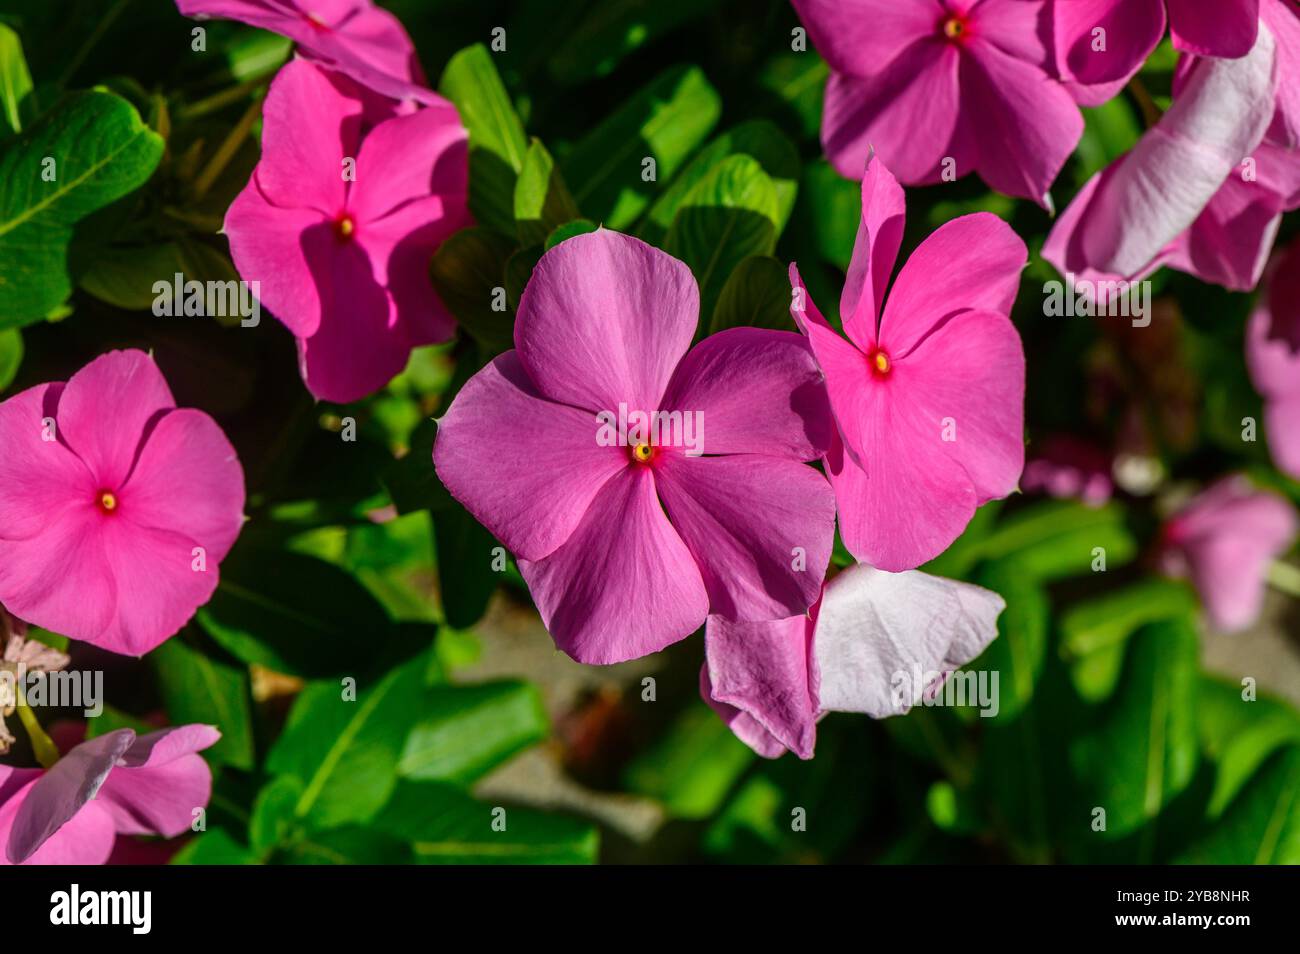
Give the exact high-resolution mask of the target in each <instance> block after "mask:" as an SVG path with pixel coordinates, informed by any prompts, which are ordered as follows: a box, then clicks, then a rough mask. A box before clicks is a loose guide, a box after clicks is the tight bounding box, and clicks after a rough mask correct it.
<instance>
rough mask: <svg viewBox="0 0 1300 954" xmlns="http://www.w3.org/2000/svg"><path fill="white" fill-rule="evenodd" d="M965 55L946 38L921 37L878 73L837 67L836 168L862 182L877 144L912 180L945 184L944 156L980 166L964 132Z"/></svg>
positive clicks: (966, 168)
mask: <svg viewBox="0 0 1300 954" xmlns="http://www.w3.org/2000/svg"><path fill="white" fill-rule="evenodd" d="M960 61H961V54H960V53H959V52H958V50H957V48H956V47H955V46H954V45H952V44H950V43H947V42H945V41H944V40H943V39H942V38H938V37H935V38H927V39H924V40H919V41H917V42H916V43H914V44H912V45H911V46H909V47H907V49H905V50H903V52H902V53H900V54H899V55H898V56H897V57H896V58H895V59H894V60H893V61H891V62H890V63H889V64H888V65H887V66H886V67H885V68H884V69H883V70H882V72H880V73H879V74H878V75H874V76H872V77H871V78H869V79H861V78H858V77H856V76H852V75H849V74H847V73H832V74H831V78H830V81H829V82H828V83H827V85H826V104H825V110H824V112H823V115H822V132H821V138H822V146H823V148H824V149H825V150H826V158H827V159H829V160H830V163H831V165H833V166H834V167H835V169H836V171H838V172H839V174H840V175H842V176H844V177H845V178H846V179H852V180H854V181H855V182H856V181H857V180H859V179H860V178H862V174H863V171H864V170H865V169H866V167H867V162H868V161H869V160H870V158H871V156H872V153H873V150H874V152H875V153H876V154H878V155H879V156H880V158H881V159H882V160H883V161H884V163H885V165H887V166H888V167H889V169H890V170H891V171H892V172H893V173H894V175H896V176H897V177H898V181H900V182H902V183H903V184H904V185H925V184H929V183H934V182H939V181H940V179H941V177H942V175H943V172H944V167H943V165H942V160H943V159H944V158H945V157H952V158H953V159H954V160H955V161H956V170H957V174H958V175H965V174H966V173H968V172H970V171H972V165H973V163H972V162H971V161H970V160H971V159H972V158H973V155H972V153H971V150H970V149H969V148H968V147H967V146H966V145H964V141H963V140H962V139H961V134H960V130H959V126H958V123H959V119H960V117H961V115H962V109H961V102H960V97H959V93H958V67H959V64H960Z"/></svg>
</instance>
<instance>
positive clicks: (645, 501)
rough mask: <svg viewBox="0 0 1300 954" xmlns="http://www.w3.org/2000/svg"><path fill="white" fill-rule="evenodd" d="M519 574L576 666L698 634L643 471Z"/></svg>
mask: <svg viewBox="0 0 1300 954" xmlns="http://www.w3.org/2000/svg"><path fill="white" fill-rule="evenodd" d="M573 241H575V240H573V239H570V240H569V241H568V242H565V243H564V244H563V245H558V246H556V248H563V247H564V246H565V245H569V244H570V243H571V242H573ZM519 571H520V573H522V574H523V577H524V579H525V580H526V581H527V582H528V587H529V589H530V590H531V591H532V594H533V600H534V601H535V602H536V604H537V608H538V610H539V611H540V612H541V614H542V620H543V621H544V622H545V623H546V628H547V629H548V630H549V631H550V633H551V636H552V637H553V638H554V639H555V644H556V645H557V646H559V648H560V649H562V650H563V651H564V652H566V653H568V654H569V655H570V656H572V657H573V658H574V659H576V660H577V661H578V662H582V663H588V664H592V665H605V664H608V663H616V662H624V661H626V660H628V659H637V658H639V657H641V656H646V655H649V654H650V653H655V652H658V651H659V650H661V649H663V648H665V647H667V646H670V645H672V644H673V643H675V642H677V641H678V640H681V639H685V638H686V637H687V636H689V635H690V634H691V633H693V632H695V630H697V629H699V628H700V626H701V625H703V623H704V618H705V616H707V615H708V611H709V597H708V593H707V592H706V591H705V588H704V582H703V581H702V580H701V579H700V571H699V570H698V569H697V568H696V565H695V561H694V559H693V558H692V557H691V554H690V551H689V550H687V548H686V544H685V543H683V542H682V539H681V537H679V536H678V535H677V531H676V530H674V529H673V527H672V525H671V524H670V523H669V522H668V518H667V516H665V515H664V512H663V509H662V508H661V507H660V505H659V500H658V498H657V497H656V495H655V481H654V478H653V476H652V474H651V471H650V469H649V468H647V467H640V466H638V467H628V468H626V469H625V470H623V471H621V472H620V473H619V474H618V475H617V476H615V477H614V478H612V479H611V480H610V481H609V482H608V483H607V484H606V485H605V486H604V487H603V488H602V490H601V492H600V494H599V495H597V497H596V498H595V500H594V501H593V502H592V504H591V507H590V508H589V509H588V510H587V513H586V515H585V516H584V517H583V519H582V522H581V523H579V524H578V526H577V528H576V529H575V530H574V532H573V535H572V536H571V537H570V538H569V540H568V541H567V542H566V543H565V544H564V545H563V546H561V547H560V548H559V549H558V550H556V551H555V552H554V553H552V554H551V555H550V556H548V557H546V558H545V559H542V560H538V561H531V560H520V561H519Z"/></svg>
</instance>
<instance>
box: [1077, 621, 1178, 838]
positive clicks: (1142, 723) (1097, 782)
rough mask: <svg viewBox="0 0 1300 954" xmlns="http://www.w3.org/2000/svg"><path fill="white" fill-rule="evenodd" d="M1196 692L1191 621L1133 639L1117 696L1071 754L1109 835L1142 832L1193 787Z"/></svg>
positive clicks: (1163, 625) (1162, 625)
mask: <svg viewBox="0 0 1300 954" xmlns="http://www.w3.org/2000/svg"><path fill="white" fill-rule="evenodd" d="M1196 688H1197V639H1196V631H1195V629H1194V628H1193V627H1192V625H1191V624H1190V623H1189V622H1187V621H1186V620H1183V619H1175V620H1165V621H1162V622H1159V623H1154V624H1151V625H1149V626H1146V627H1144V628H1143V629H1142V630H1141V631H1140V632H1138V633H1137V634H1135V635H1134V636H1133V638H1132V640H1131V642H1130V646H1129V652H1128V658H1127V660H1126V666H1125V669H1124V675H1123V678H1122V680H1121V682H1120V686H1119V688H1118V689H1117V690H1116V693H1115V697H1114V698H1113V699H1112V700H1111V702H1110V703H1109V704H1108V706H1107V709H1106V711H1105V712H1104V713H1103V717H1102V719H1101V721H1100V723H1099V724H1098V725H1097V727H1096V728H1095V729H1092V730H1090V731H1089V732H1087V733H1086V734H1084V735H1082V736H1081V737H1080V738H1079V739H1078V740H1077V741H1076V743H1075V744H1074V745H1073V746H1072V750H1071V760H1072V762H1073V763H1074V765H1075V772H1076V775H1077V776H1078V778H1079V779H1080V780H1081V781H1082V783H1083V785H1084V788H1085V790H1086V792H1087V794H1088V797H1089V798H1090V799H1092V800H1091V802H1090V804H1091V805H1094V806H1097V807H1101V808H1104V809H1105V810H1106V830H1105V832H1104V833H1103V837H1105V838H1108V839H1115V838H1120V837H1122V836H1124V835H1127V834H1129V833H1131V832H1134V831H1136V830H1137V829H1139V828H1141V827H1142V826H1143V825H1145V824H1147V823H1148V822H1150V821H1152V820H1153V819H1155V817H1156V816H1157V815H1159V814H1160V812H1161V810H1162V809H1163V808H1164V807H1165V806H1166V805H1168V804H1169V803H1170V802H1171V801H1172V800H1173V799H1174V797H1175V796H1177V795H1178V794H1179V793H1180V792H1181V791H1183V790H1184V789H1185V788H1186V787H1187V785H1188V784H1189V783H1190V782H1191V780H1192V777H1193V775H1194V774H1195V771H1196V764H1197V751H1198V747H1197V734H1196Z"/></svg>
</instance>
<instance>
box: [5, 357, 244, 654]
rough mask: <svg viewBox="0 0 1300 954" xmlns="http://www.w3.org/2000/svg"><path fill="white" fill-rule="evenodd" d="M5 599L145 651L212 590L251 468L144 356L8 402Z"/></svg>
mask: <svg viewBox="0 0 1300 954" xmlns="http://www.w3.org/2000/svg"><path fill="white" fill-rule="evenodd" d="M0 447H2V448H4V450H3V453H0V603H3V604H4V606H5V608H6V609H7V610H8V611H9V612H10V613H12V614H13V615H15V616H17V617H20V618H22V619H24V620H26V621H27V622H29V623H33V624H35V625H37V626H41V627H44V628H45V629H48V630H51V631H53V632H56V633H61V634H62V635H64V636H71V637H73V638H74V639H80V640H84V641H85V642H88V643H93V644H95V645H96V646H102V647H103V648H104V649H108V650H111V651H113V652H118V653H126V654H129V655H140V654H142V653H146V652H148V651H149V650H151V649H153V648H154V647H155V646H157V645H158V644H159V643H161V642H162V641H163V640H165V639H166V638H167V637H169V636H171V635H172V634H174V633H175V632H176V631H177V630H178V629H180V628H181V626H183V625H184V624H185V622H186V621H187V620H188V619H189V618H190V617H191V616H193V615H194V611H195V610H196V609H198V607H200V606H202V605H203V604H204V603H206V602H207V601H208V599H209V598H210V597H211V596H212V592H213V590H215V589H216V587H217V575H218V574H217V564H218V563H220V562H221V560H222V559H224V558H225V556H226V554H227V553H228V552H229V551H230V547H231V546H232V545H233V544H234V542H235V538H236V537H237V536H239V531H240V528H241V527H242V525H243V519H244V518H243V510H244V472H243V469H242V468H241V467H240V466H239V458H238V457H237V456H236V455H235V449H234V448H233V447H231V446H230V442H229V441H228V440H226V436H225V434H223V433H222V432H221V428H220V427H218V426H217V424H216V422H215V421H213V420H212V418H210V417H208V415H206V414H204V413H203V412H202V411H196V410H191V409H189V408H180V409H178V408H177V407H176V402H175V400H174V399H173V398H172V395H171V391H169V390H168V388H167V382H166V381H165V380H163V376H162V374H161V373H160V372H159V370H158V368H157V366H156V365H155V364H154V363H153V360H152V359H151V358H150V357H149V356H148V355H146V354H144V353H143V352H141V351H113V352H110V353H108V354H105V355H101V356H100V357H98V358H96V359H95V360H94V361H92V362H91V363H90V364H88V365H86V366H85V367H84V368H82V369H81V370H80V371H78V372H77V373H76V374H74V375H73V376H72V380H70V381H68V382H67V384H62V383H58V384H43V385H39V386H37V387H34V388H30V389H29V390H27V391H23V392H22V393H21V394H18V395H15V396H14V397H12V398H10V399H9V400H7V401H5V402H4V403H3V404H0Z"/></svg>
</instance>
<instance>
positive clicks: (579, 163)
mask: <svg viewBox="0 0 1300 954" xmlns="http://www.w3.org/2000/svg"><path fill="white" fill-rule="evenodd" d="M721 111H722V102H721V99H720V98H719V97H718V93H717V91H716V90H715V89H714V88H713V87H712V86H711V85H710V84H709V81H708V79H706V78H705V76H704V73H703V71H701V70H700V69H699V68H698V67H686V66H677V67H673V68H671V69H669V70H667V71H666V72H664V73H662V74H660V75H659V76H658V77H657V78H656V79H655V80H653V81H652V82H651V83H650V84H649V85H648V86H646V87H645V88H644V89H642V90H641V91H640V92H639V93H637V94H636V95H635V96H633V97H632V98H631V99H630V100H629V101H628V102H627V103H626V104H625V105H624V106H622V107H621V108H620V109H619V110H618V111H617V112H615V113H614V114H613V115H612V116H610V117H609V118H608V119H606V120H605V121H604V122H603V123H601V124H600V125H599V126H598V127H596V129H594V130H593V131H592V132H591V133H589V134H588V135H587V136H585V137H584V138H583V139H582V140H581V141H579V142H578V144H577V145H576V146H575V147H574V149H573V151H572V152H571V153H570V154H569V155H568V157H567V158H566V159H565V161H564V162H563V163H562V165H563V168H564V177H565V180H566V181H567V182H572V183H574V189H573V197H574V199H575V200H576V201H577V203H578V206H579V208H581V209H582V210H583V212H584V213H585V214H586V215H588V216H590V217H591V218H592V219H593V220H595V221H597V222H601V223H602V224H604V225H605V226H606V227H608V228H611V229H623V228H626V227H627V226H629V225H631V224H632V223H633V222H635V221H636V220H637V218H638V217H639V216H640V215H641V213H642V212H644V211H645V210H646V207H647V206H649V204H650V201H651V197H652V196H653V194H654V193H655V192H657V191H659V186H658V184H657V183H660V182H667V181H668V180H669V179H671V178H672V176H673V175H675V174H676V172H677V170H678V169H680V168H682V166H683V164H684V163H685V162H686V160H687V158H688V157H689V156H690V154H691V153H692V152H694V151H695V149H696V147H698V146H699V144H700V143H701V142H703V141H704V138H705V137H706V136H707V135H708V134H709V132H710V131H711V130H712V129H713V126H714V124H715V123H717V121H718V115H719V114H720V113H721ZM646 159H653V160H654V169H655V176H654V179H653V180H651V181H646V179H645V178H643V175H644V174H645V172H646V169H647V164H646V162H645V160H646Z"/></svg>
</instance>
